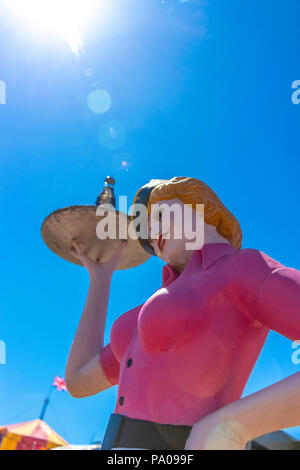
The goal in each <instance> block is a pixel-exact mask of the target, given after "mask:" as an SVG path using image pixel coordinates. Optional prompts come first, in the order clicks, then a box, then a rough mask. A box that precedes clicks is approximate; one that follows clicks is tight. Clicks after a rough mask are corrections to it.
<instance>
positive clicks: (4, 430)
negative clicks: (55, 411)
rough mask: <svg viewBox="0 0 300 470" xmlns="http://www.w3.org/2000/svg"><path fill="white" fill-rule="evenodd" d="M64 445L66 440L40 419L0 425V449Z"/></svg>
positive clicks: (32, 448) (27, 448) (46, 448)
mask: <svg viewBox="0 0 300 470" xmlns="http://www.w3.org/2000/svg"><path fill="white" fill-rule="evenodd" d="M64 445H68V442H66V441H65V440H64V439H63V438H62V437H60V436H59V435H58V434H56V432H55V431H53V429H51V428H50V426H48V424H46V423H45V422H44V421H41V420H40V419H35V420H33V421H27V422H25V423H18V424H9V425H7V426H0V450H48V449H51V448H52V447H57V446H64Z"/></svg>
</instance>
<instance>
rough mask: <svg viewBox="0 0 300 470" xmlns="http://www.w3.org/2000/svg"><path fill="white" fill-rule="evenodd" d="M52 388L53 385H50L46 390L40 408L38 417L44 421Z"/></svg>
mask: <svg viewBox="0 0 300 470" xmlns="http://www.w3.org/2000/svg"><path fill="white" fill-rule="evenodd" d="M52 389H53V385H51V386H50V388H49V391H48V395H47V396H46V398H45V400H44V403H43V408H42V411H41V414H40V418H39V419H40V420H41V421H44V418H45V414H46V410H47V408H48V405H49V402H50V395H51V392H52Z"/></svg>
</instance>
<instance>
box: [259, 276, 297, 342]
mask: <svg viewBox="0 0 300 470" xmlns="http://www.w3.org/2000/svg"><path fill="white" fill-rule="evenodd" d="M257 307H258V308H257V313H256V319H257V320H258V321H259V322H260V323H262V324H263V325H265V326H267V327H268V328H270V329H271V330H274V331H277V332H278V333H280V334H282V335H284V336H286V337H287V338H289V339H291V340H292V341H296V340H300V272H299V271H297V270H296V269H293V268H288V267H280V268H278V269H275V270H273V271H272V272H271V273H269V274H268V275H267V276H266V278H265V280H264V281H263V283H262V284H261V285H260V287H259V289H258V294H257Z"/></svg>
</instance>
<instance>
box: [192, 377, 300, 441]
mask: <svg viewBox="0 0 300 470" xmlns="http://www.w3.org/2000/svg"><path fill="white" fill-rule="evenodd" d="M299 396H300V372H298V373H297V374H294V375H291V376H290V377H287V378H286V379H284V380H281V381H280V382H277V383H275V384H273V385H271V386H270V387H267V388H264V389H262V390H259V391H258V392H255V393H253V394H252V395H249V396H247V397H245V398H241V399H240V400H237V401H235V402H232V403H229V404H228V405H226V406H224V407H223V408H220V409H219V410H217V411H215V412H214V413H212V414H210V415H208V416H205V418H203V419H201V420H200V421H199V422H198V423H196V424H195V425H194V426H193V428H192V431H191V433H190V436H189V439H188V441H187V443H186V447H185V448H186V450H191V449H194V450H200V449H204V450H212V449H223V450H242V449H245V447H246V444H247V442H249V441H251V440H253V439H254V438H256V437H258V436H262V435H263V434H268V433H270V432H273V431H278V430H280V429H285V428H290V427H294V426H298V425H299V424H300V405H299Z"/></svg>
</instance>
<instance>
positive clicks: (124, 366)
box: [100, 243, 300, 426]
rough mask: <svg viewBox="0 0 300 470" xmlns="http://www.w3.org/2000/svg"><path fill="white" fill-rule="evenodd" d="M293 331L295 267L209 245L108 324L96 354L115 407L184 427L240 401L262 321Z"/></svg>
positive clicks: (296, 322) (299, 291)
mask: <svg viewBox="0 0 300 470" xmlns="http://www.w3.org/2000/svg"><path fill="white" fill-rule="evenodd" d="M270 329H272V330H275V331H277V332H279V333H281V334H282V335H284V336H286V337H288V338H290V339H291V340H293V341H295V340H298V339H300V272H299V271H297V270H295V269H293V268H287V267H285V266H283V265H282V264H280V263H278V262H277V261H275V260H274V259H272V258H270V257H269V256H267V255H266V254H264V253H262V252H260V251H258V250H254V249H249V248H247V249H242V250H238V249H236V248H234V247H232V246H231V245H229V244H226V243H221V244H208V245H204V247H203V248H202V249H201V250H196V251H194V253H193V255H192V258H191V259H190V261H189V263H188V265H187V266H186V268H185V269H184V270H183V271H182V273H180V274H178V273H177V272H175V271H174V270H173V269H172V268H171V267H170V266H169V265H165V266H164V267H163V283H162V287H161V288H160V289H159V290H158V291H157V292H155V293H154V294H153V295H152V296H151V297H150V298H149V299H148V300H147V301H146V302H145V303H144V304H142V305H140V306H138V307H136V308H134V309H132V310H129V311H128V312H126V313H124V314H123V315H121V316H120V317H119V318H118V319H117V320H116V321H115V322H114V324H113V326H112V329H111V334H110V343H109V344H108V345H106V346H105V347H104V348H103V349H102V351H101V353H100V362H101V365H102V367H103V370H104V372H105V374H106V376H107V378H108V380H109V381H110V382H111V383H112V384H113V385H115V384H118V399H117V404H116V407H115V411H114V413H119V414H122V415H125V416H128V417H131V418H138V419H145V420H149V421H154V422H158V423H165V424H182V425H190V426H192V425H193V424H195V422H197V421H199V420H200V419H201V418H202V417H203V416H205V415H207V414H209V413H211V412H213V411H214V410H216V409H219V408H221V407H222V406H224V405H226V404H227V403H230V402H232V401H235V400H238V399H239V398H240V397H241V395H242V393H243V390H244V388H245V385H246V383H247V380H248V378H249V375H250V373H251V371H252V369H253V367H254V365H255V363H256V361H257V359H258V356H259V353H260V351H261V349H262V347H263V345H264V343H265V340H266V337H267V335H268V333H269V330H270Z"/></svg>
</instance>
